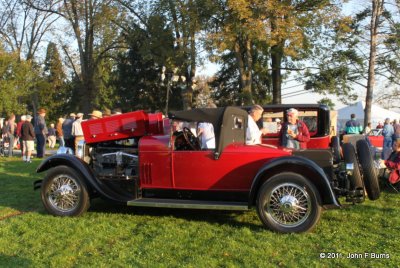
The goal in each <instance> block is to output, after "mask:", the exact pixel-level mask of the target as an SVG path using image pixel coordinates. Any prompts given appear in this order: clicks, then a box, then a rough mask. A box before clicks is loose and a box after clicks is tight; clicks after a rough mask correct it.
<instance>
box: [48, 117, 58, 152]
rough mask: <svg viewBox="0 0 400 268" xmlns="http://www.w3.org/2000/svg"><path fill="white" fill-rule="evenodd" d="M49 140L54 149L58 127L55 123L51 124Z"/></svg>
mask: <svg viewBox="0 0 400 268" xmlns="http://www.w3.org/2000/svg"><path fill="white" fill-rule="evenodd" d="M47 140H48V141H49V147H50V148H51V149H54V146H56V129H55V128H54V124H53V123H51V124H50V127H49V134H48V135H47Z"/></svg>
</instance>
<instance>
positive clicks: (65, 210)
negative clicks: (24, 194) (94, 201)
mask: <svg viewBox="0 0 400 268" xmlns="http://www.w3.org/2000/svg"><path fill="white" fill-rule="evenodd" d="M41 195H42V202H43V205H44V207H45V208H46V210H47V211H48V212H49V213H50V214H53V215H56V216H79V215H81V214H82V213H84V212H85V211H86V210H87V209H88V208H89V205H90V198H89V194H88V191H87V188H86V184H85V182H84V180H83V179H82V177H81V175H80V174H79V173H77V172H76V171H75V170H74V169H72V168H70V167H67V166H58V167H55V168H52V169H51V170H49V172H48V174H47V175H46V178H45V179H44V180H43V184H42V194H41Z"/></svg>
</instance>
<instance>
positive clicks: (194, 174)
mask: <svg viewBox="0 0 400 268" xmlns="http://www.w3.org/2000/svg"><path fill="white" fill-rule="evenodd" d="M169 144H173V140H172V142H171V143H170V141H169V136H152V137H143V138H142V139H141V140H140V144H139V147H140V150H139V151H140V153H139V165H140V170H141V173H140V176H141V180H140V183H141V185H140V186H141V187H142V188H144V189H145V188H160V189H182V190H219V191H249V190H250V187H251V183H252V181H253V179H254V177H255V175H256V174H257V172H258V170H259V169H260V167H261V166H262V165H264V164H266V163H267V162H268V161H270V160H271V159H274V158H277V157H282V156H287V155H291V152H290V151H282V150H278V149H275V148H269V147H266V146H262V145H258V146H249V145H243V144H231V145H229V146H227V147H226V148H225V149H224V152H223V153H222V155H221V156H220V158H219V159H218V160H216V159H215V158H214V151H212V150H202V151H174V150H173V148H172V146H169Z"/></svg>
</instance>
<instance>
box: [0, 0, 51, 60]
mask: <svg viewBox="0 0 400 268" xmlns="http://www.w3.org/2000/svg"><path fill="white" fill-rule="evenodd" d="M0 6H1V7H2V10H0V38H1V40H3V42H4V44H5V46H6V48H7V49H8V50H9V51H13V52H15V53H16V55H18V57H19V59H25V60H32V59H34V56H35V53H36V52H37V50H38V49H39V47H40V45H41V43H42V41H43V37H44V36H45V35H46V33H48V32H49V31H50V30H52V27H53V25H54V23H55V21H57V19H58V16H52V14H50V13H47V12H43V11H41V10H35V9H32V8H31V7H30V6H28V5H26V4H25V3H24V2H23V1H21V0H0Z"/></svg>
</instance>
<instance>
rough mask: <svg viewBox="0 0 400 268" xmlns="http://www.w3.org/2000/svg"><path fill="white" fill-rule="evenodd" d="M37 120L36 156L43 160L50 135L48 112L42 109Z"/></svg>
mask: <svg viewBox="0 0 400 268" xmlns="http://www.w3.org/2000/svg"><path fill="white" fill-rule="evenodd" d="M37 113H38V115H37V117H36V120H35V128H34V129H35V135H36V154H37V157H38V158H43V157H44V155H45V153H46V136H47V134H48V130H47V126H46V121H45V119H44V117H45V116H46V110H45V109H43V108H40V109H39V110H38V112H37Z"/></svg>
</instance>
